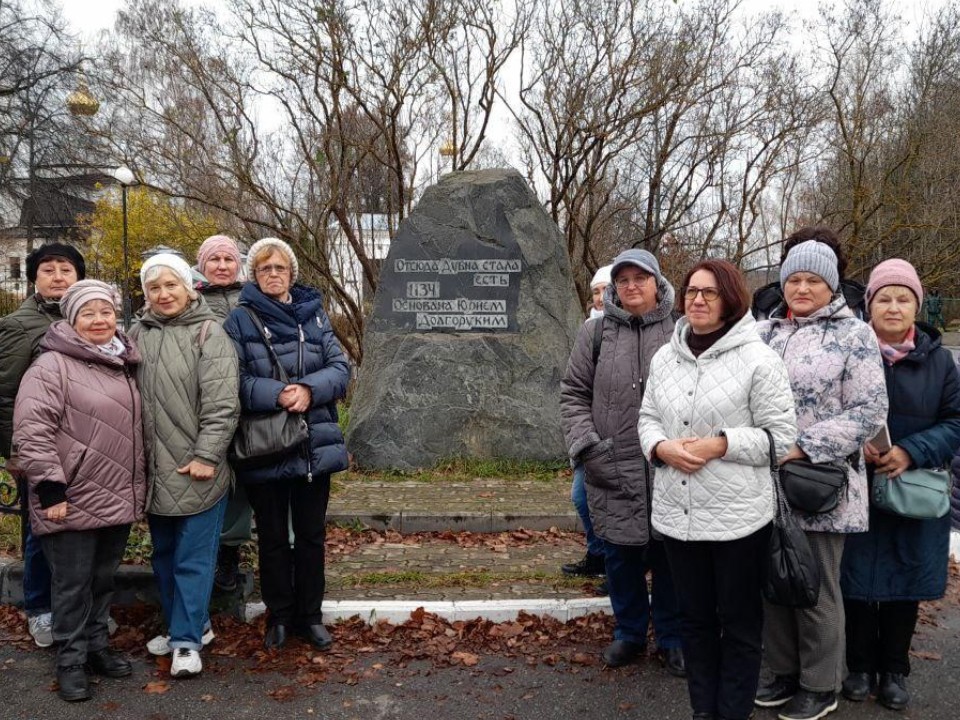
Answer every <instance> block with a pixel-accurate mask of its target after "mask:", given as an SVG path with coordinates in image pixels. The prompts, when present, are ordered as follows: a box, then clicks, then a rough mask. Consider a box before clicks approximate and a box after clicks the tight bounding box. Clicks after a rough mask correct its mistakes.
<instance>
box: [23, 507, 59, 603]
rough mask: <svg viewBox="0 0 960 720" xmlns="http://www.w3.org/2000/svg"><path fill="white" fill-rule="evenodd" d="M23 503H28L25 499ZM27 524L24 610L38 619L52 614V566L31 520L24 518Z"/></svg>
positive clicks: (24, 550)
mask: <svg viewBox="0 0 960 720" xmlns="http://www.w3.org/2000/svg"><path fill="white" fill-rule="evenodd" d="M23 502H27V499H26V498H24V499H23ZM23 521H24V522H25V523H26V524H27V536H26V542H25V543H24V546H23V609H24V611H25V612H26V613H27V616H28V617H36V616H37V615H42V614H43V613H48V612H50V608H51V607H52V604H53V603H52V600H51V598H50V580H51V575H50V565H49V564H48V563H47V558H46V556H44V554H43V547H42V546H41V544H40V539H39V538H38V537H36V536H35V535H34V534H33V532H32V531H31V530H30V519H29V518H24V520H23Z"/></svg>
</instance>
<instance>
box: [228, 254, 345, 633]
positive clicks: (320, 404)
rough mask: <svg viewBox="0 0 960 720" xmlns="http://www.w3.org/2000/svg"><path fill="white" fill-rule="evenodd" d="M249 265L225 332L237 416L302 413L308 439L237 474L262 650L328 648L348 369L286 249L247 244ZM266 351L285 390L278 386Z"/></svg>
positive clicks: (314, 294)
mask: <svg viewBox="0 0 960 720" xmlns="http://www.w3.org/2000/svg"><path fill="white" fill-rule="evenodd" d="M247 268H248V276H249V277H250V278H251V279H252V280H253V282H248V283H247V284H246V285H244V286H243V290H242V291H241V292H240V305H239V307H237V308H236V309H235V310H234V311H233V312H232V313H231V314H230V317H229V318H228V319H227V322H226V325H225V326H224V329H225V330H226V331H227V334H228V335H230V337H231V338H233V341H234V344H235V345H236V348H237V355H238V356H239V359H240V403H241V407H242V412H243V413H244V414H255V413H266V412H273V411H276V410H278V409H280V408H284V409H286V410H287V411H289V412H293V413H305V414H306V417H307V423H308V425H309V428H310V432H309V437H308V438H307V440H305V441H304V442H303V443H302V444H301V445H300V446H299V447H296V448H294V449H293V450H291V451H289V452H287V453H286V454H285V455H281V456H279V457H271V458H268V459H265V461H263V462H259V463H254V462H250V461H247V462H245V463H243V464H238V465H237V466H236V468H235V470H236V473H237V478H238V480H239V481H240V482H242V483H243V484H244V487H245V488H246V491H247V497H248V498H249V500H250V505H251V506H252V507H253V513H254V516H255V517H256V524H257V544H258V547H259V550H260V557H259V562H260V588H261V593H262V595H263V601H264V603H266V606H267V612H268V618H267V634H266V637H265V638H264V645H265V646H266V648H267V649H276V648H281V647H283V645H284V644H285V643H286V641H287V637H288V635H289V634H290V633H292V632H297V633H299V634H301V635H302V636H303V637H304V639H306V640H307V641H308V642H310V643H311V644H312V645H314V646H315V647H317V648H319V649H320V650H326V649H327V648H329V647H330V645H331V644H332V642H333V641H332V638H331V637H330V633H329V632H328V631H327V629H326V628H325V627H324V625H323V619H322V613H321V605H322V604H323V593H324V553H323V543H324V539H325V537H326V533H325V525H326V514H327V500H328V499H329V497H330V474H331V473H334V472H337V471H339V470H345V469H346V468H347V449H346V445H345V444H344V440H343V435H342V434H341V432H340V428H339V426H338V425H337V405H336V403H337V400H339V399H340V398H342V397H343V396H344V394H345V393H346V390H347V381H348V380H349V379H350V368H349V366H348V365H347V360H346V357H345V356H344V354H343V351H342V350H341V349H340V344H339V343H338V342H337V339H336V337H335V336H334V334H333V330H332V329H331V327H330V320H329V319H328V318H327V314H326V312H324V310H323V298H322V297H321V295H320V293H319V291H317V290H315V289H313V288H311V287H307V286H306V285H301V284H299V283H297V276H298V274H299V264H298V262H297V257H296V255H294V253H293V250H292V249H291V248H290V246H289V245H287V243H285V242H283V241H282V240H278V239H277V238H265V239H263V240H260V241H259V242H256V243H254V245H253V247H251V248H250V251H249V253H248V254H247ZM251 313H254V314H255V316H256V318H258V319H259V321H260V323H262V325H263V327H264V329H265V333H266V335H267V337H268V340H265V339H264V336H263V334H262V333H261V331H260V329H259V328H258V327H257V324H256V321H255V319H254V316H252V315H251ZM268 341H269V342H270V344H271V345H272V346H273V352H271V349H270V347H268V346H267V344H266V343H267V342H268ZM273 353H275V354H276V358H277V360H278V361H279V362H280V364H281V365H282V366H283V368H284V370H285V371H286V373H287V375H288V376H289V380H290V382H289V383H286V384H285V383H283V382H282V381H280V380H278V379H276V377H277V374H276V371H275V366H274V362H273ZM288 518H289V519H290V520H292V523H293V534H294V537H295V542H294V543H293V547H291V545H290V538H289V531H288Z"/></svg>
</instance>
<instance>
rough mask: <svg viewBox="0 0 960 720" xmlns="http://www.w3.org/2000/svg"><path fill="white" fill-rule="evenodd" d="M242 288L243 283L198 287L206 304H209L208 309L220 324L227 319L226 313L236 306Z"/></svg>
mask: <svg viewBox="0 0 960 720" xmlns="http://www.w3.org/2000/svg"><path fill="white" fill-rule="evenodd" d="M242 288H243V283H239V282H236V283H233V284H232V285H226V286H223V285H203V286H202V287H200V288H199V290H200V294H201V295H203V299H204V300H206V301H207V305H209V306H210V309H211V310H213V314H214V315H216V316H217V318H219V320H220V324H221V325H222V324H223V323H224V321H226V319H227V315H229V314H230V313H231V311H232V310H233V309H234V308H235V307H236V306H237V303H238V302H240V290H241V289H242Z"/></svg>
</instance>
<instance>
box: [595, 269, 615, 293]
mask: <svg viewBox="0 0 960 720" xmlns="http://www.w3.org/2000/svg"><path fill="white" fill-rule="evenodd" d="M612 268H613V265H604V266H603V267H602V268H599V269H598V270H597V272H596V273H594V275H593V280H591V281H590V289H591V290H593V289H594V288H596V287H597V285H609V284H610V270H611V269H612Z"/></svg>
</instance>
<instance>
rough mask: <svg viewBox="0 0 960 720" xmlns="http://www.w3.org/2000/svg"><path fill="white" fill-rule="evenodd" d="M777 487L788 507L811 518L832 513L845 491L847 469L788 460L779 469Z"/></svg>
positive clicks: (838, 466)
mask: <svg viewBox="0 0 960 720" xmlns="http://www.w3.org/2000/svg"><path fill="white" fill-rule="evenodd" d="M780 483H781V485H782V486H783V494H784V495H786V497H787V502H788V503H790V506H791V507H793V508H796V509H797V510H801V511H803V512H805V513H808V514H810V515H818V514H820V513H827V512H830V511H831V510H833V509H834V508H835V507H836V506H837V503H839V502H840V493H842V492H843V491H844V490H845V489H846V487H847V469H846V467H844V466H843V465H835V464H833V463H815V462H810V461H809V460H790V461H788V462H785V463H784V464H783V465H781V466H780Z"/></svg>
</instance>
